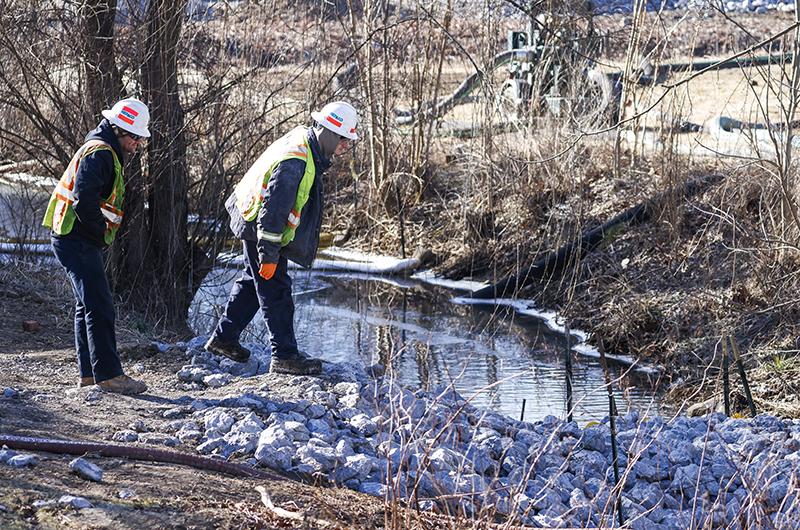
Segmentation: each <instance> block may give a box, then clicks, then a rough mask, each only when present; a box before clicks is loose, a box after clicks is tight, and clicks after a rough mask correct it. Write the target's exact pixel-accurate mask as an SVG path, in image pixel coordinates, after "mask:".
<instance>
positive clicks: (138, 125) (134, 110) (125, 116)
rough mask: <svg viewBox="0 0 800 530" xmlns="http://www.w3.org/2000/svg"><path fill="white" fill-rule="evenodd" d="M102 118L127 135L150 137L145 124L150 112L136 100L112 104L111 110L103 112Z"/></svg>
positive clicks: (128, 99) (125, 100)
mask: <svg viewBox="0 0 800 530" xmlns="http://www.w3.org/2000/svg"><path fill="white" fill-rule="evenodd" d="M103 116H104V117H105V118H106V119H108V121H110V122H111V123H113V124H114V125H116V126H117V127H119V128H120V129H124V130H126V131H128V132H129V133H133V134H138V135H139V136H142V137H144V138H148V137H149V136H150V131H148V130H147V124H148V123H149V122H150V111H148V110H147V105H145V104H144V103H142V102H141V101H139V100H138V99H136V98H127V99H122V100H120V101H117V102H116V103H114V106H113V107H111V110H104V111H103Z"/></svg>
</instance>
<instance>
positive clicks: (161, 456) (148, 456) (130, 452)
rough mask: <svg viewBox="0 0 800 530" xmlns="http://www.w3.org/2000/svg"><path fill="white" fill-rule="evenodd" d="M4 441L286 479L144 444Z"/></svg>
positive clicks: (1, 438) (2, 438) (1, 441)
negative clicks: (134, 445) (140, 445)
mask: <svg viewBox="0 0 800 530" xmlns="http://www.w3.org/2000/svg"><path fill="white" fill-rule="evenodd" d="M3 445H7V446H8V447H9V449H22V450H25V451H45V452H47V453H56V454H67V455H83V454H86V453H95V454H99V455H100V456H105V457H117V458H130V459H132V460H149V461H151V462H165V463H169V464H183V465H187V466H192V467H195V468H197V469H208V470H211V471H219V472H220V473H226V474H228V475H234V476H237V477H255V478H263V479H267V480H274V481H284V480H288V479H287V478H285V477H281V476H280V475H273V474H272V473H268V472H266V471H262V470H260V469H255V468H252V467H249V466H246V465H242V464H234V463H232V462H225V461H224V460H217V459H216V458H209V457H206V456H199V455H190V454H187V453H178V452H174V451H165V450H163V449H151V448H147V447H132V446H128V445H112V444H104V443H92V442H68V441H64V440H47V439H43V438H28V437H25V436H7V435H0V446H3Z"/></svg>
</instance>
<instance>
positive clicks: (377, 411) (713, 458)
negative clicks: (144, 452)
mask: <svg viewBox="0 0 800 530" xmlns="http://www.w3.org/2000/svg"><path fill="white" fill-rule="evenodd" d="M205 339H206V338H205V337H198V338H196V339H194V340H192V341H191V342H189V343H187V344H181V345H179V346H180V347H181V348H182V349H185V354H186V356H187V359H190V360H191V363H190V364H187V365H186V366H184V367H183V368H182V369H181V370H180V371H179V372H178V373H177V374H176V377H177V378H178V379H179V380H180V381H181V383H180V384H181V385H182V386H183V388H184V389H185V391H186V394H185V395H183V396H181V397H180V398H178V399H174V400H172V403H171V405H170V406H169V407H167V408H163V407H162V410H161V411H160V418H161V420H159V421H158V422H154V423H153V424H150V425H144V424H143V423H138V424H136V425H131V426H130V427H131V428H130V429H126V430H120V431H117V432H115V433H114V435H113V440H114V442H119V443H125V444H132V445H137V446H141V445H158V446H163V445H166V446H178V445H180V446H181V447H186V444H189V447H194V448H195V450H196V452H197V453H200V454H203V455H210V456H212V457H214V458H220V459H233V460H237V461H245V462H246V463H247V464H249V465H251V466H255V467H267V468H271V469H273V470H278V471H282V472H286V473H288V474H290V475H292V476H301V477H307V478H309V479H310V480H314V481H315V482H323V483H324V482H330V483H335V484H336V485H338V486H340V487H346V488H350V489H352V490H357V491H360V492H363V493H367V494H370V495H375V496H378V497H386V498H388V499H390V500H392V499H396V500H398V501H399V502H404V503H405V502H407V503H409V504H413V505H416V506H419V507H420V508H421V509H425V510H428V509H439V510H445V511H449V512H450V513H463V514H466V515H478V516H480V515H482V514H486V513H491V512H499V513H501V514H506V515H509V516H512V517H513V518H514V519H516V520H518V521H520V522H523V523H527V524H531V525H533V526H548V527H565V526H568V527H604V528H607V527H612V526H616V525H618V517H619V513H618V511H617V508H616V506H617V504H616V499H617V496H618V494H619V488H615V484H617V483H618V481H617V479H616V476H615V469H614V465H613V463H614V457H613V451H612V438H611V432H610V425H609V423H610V422H609V420H608V418H606V420H605V421H603V422H601V423H599V424H594V425H590V426H587V427H585V428H581V427H580V426H578V425H577V424H576V423H574V422H572V423H566V422H564V421H563V420H561V419H559V418H556V417H553V416H547V417H545V418H542V419H541V420H540V421H536V422H534V423H525V422H520V421H515V420H513V419H510V418H508V417H505V416H502V415H500V414H497V413H495V412H492V411H488V410H483V409H478V408H475V407H473V406H471V405H470V404H469V403H468V402H467V400H466V399H464V397H462V396H459V395H458V394H457V393H456V392H454V391H453V390H452V388H449V387H439V388H436V389H433V390H431V391H427V392H426V391H421V390H417V389H413V388H405V387H402V386H401V385H399V384H398V383H397V382H396V381H394V380H392V379H390V378H388V377H385V376H381V375H380V374H378V373H377V372H378V368H379V367H370V368H364V367H362V366H359V365H354V364H326V365H325V371H324V373H323V374H321V375H319V376H283V375H276V374H268V373H266V371H267V370H266V369H267V367H268V366H269V355H268V353H266V352H265V351H264V348H263V346H261V345H257V344H248V345H247V346H248V347H250V348H251V349H252V351H253V355H252V357H251V359H250V361H249V362H248V363H246V364H239V363H234V362H231V361H229V360H227V359H220V358H218V357H215V356H212V355H210V354H208V353H207V352H205V351H202V345H203V344H204V342H205ZM172 351H175V347H173V349H172ZM234 382H235V383H237V384H236V385H234V384H232V383H234ZM242 382H244V383H246V384H245V385H244V386H243V385H242V384H241V383H242ZM250 383H252V384H250ZM227 386H230V388H232V389H233V388H234V387H235V388H236V390H235V391H234V392H231V393H230V394H228V395H226V396H224V397H222V398H214V399H210V398H207V397H203V396H204V394H206V393H207V392H206V391H207V390H209V388H212V387H213V388H216V389H218V390H219V389H224V388H225V387H227ZM69 392H81V393H83V394H85V395H83V396H82V397H83V399H84V400H90V399H91V394H92V393H94V392H100V391H99V390H98V389H96V388H89V389H81V390H70V391H69ZM615 425H616V432H617V435H616V440H615V441H616V445H617V448H618V455H619V456H618V464H619V475H620V478H619V482H621V483H622V484H623V486H622V488H621V497H620V498H621V502H622V517H623V519H624V521H625V524H626V525H630V526H631V527H632V528H646V529H648V530H650V529H661V528H663V529H673V528H682V529H683V528H712V527H713V528H716V527H725V528H752V527H759V528H762V527H775V528H797V527H798V526H800V502H798V490H797V485H798V482H799V481H800V477H799V476H798V469H800V422H794V421H786V420H781V419H778V418H775V417H771V416H757V417H756V418H753V419H748V420H746V419H741V418H728V417H726V416H724V415H723V414H719V413H714V414H710V415H707V416H704V417H697V418H686V417H676V418H669V419H665V418H660V417H649V418H646V417H644V416H640V414H637V413H636V412H631V413H628V414H627V415H626V416H625V417H620V418H616V419H615ZM0 456H2V458H0V460H2V461H4V462H7V465H17V466H30V465H33V464H35V459H33V458H32V457H31V455H25V454H17V452H16V451H3V452H0ZM44 502H47V501H44ZM754 525H755V526H754Z"/></svg>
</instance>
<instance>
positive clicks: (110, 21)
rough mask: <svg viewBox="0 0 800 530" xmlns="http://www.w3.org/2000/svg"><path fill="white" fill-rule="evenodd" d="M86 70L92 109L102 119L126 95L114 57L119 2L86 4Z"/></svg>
mask: <svg viewBox="0 0 800 530" xmlns="http://www.w3.org/2000/svg"><path fill="white" fill-rule="evenodd" d="M83 9H84V20H85V24H86V31H85V33H84V35H85V39H84V54H85V56H84V69H85V72H86V90H87V97H88V102H89V110H90V111H91V114H92V116H100V111H101V110H103V109H104V108H111V105H113V104H114V102H116V101H117V100H118V99H121V98H122V97H124V96H125V87H124V86H123V85H122V79H121V76H120V73H119V70H118V69H117V67H116V62H115V57H114V18H115V17H116V13H117V1H116V0H86V2H85V4H84V7H83Z"/></svg>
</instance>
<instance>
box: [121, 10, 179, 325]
mask: <svg viewBox="0 0 800 530" xmlns="http://www.w3.org/2000/svg"><path fill="white" fill-rule="evenodd" d="M185 6H186V2H185V1H181V0H152V2H151V4H150V9H149V11H148V23H147V24H148V31H147V42H146V46H145V49H146V50H147V51H148V52H149V54H148V55H147V58H146V62H145V64H144V71H143V72H142V84H143V88H144V94H145V97H146V103H147V104H148V107H149V109H150V133H151V135H152V136H151V137H150V138H149V139H148V140H147V159H148V162H149V163H148V166H149V167H148V169H149V171H148V174H149V179H148V180H147V184H148V186H147V187H146V190H145V192H146V196H147V210H146V222H147V227H148V233H149V241H148V242H147V243H148V252H149V254H147V256H149V259H146V260H145V261H144V262H143V263H142V267H143V268H144V269H145V270H146V271H147V273H145V274H140V275H139V276H138V277H137V278H136V279H134V282H135V284H137V285H134V286H133V289H132V290H131V293H132V294H133V296H134V297H145V299H143V300H140V301H139V303H137V304H136V305H141V304H142V303H144V304H145V307H152V308H153V309H154V310H155V314H154V315H151V318H152V317H156V318H157V319H158V320H159V321H160V322H161V323H163V326H164V327H165V328H167V329H170V330H173V331H178V332H185V331H188V327H187V323H186V319H187V315H188V309H189V304H190V303H191V300H192V296H193V291H194V289H193V286H192V282H191V259H190V252H189V244H188V229H187V226H186V223H187V215H188V204H189V200H188V194H187V191H188V169H187V162H186V137H185V134H184V123H183V110H182V108H181V105H180V102H179V100H178V78H177V73H178V57H177V50H178V46H177V45H178V41H179V39H180V33H181V26H182V21H183V13H184V9H185ZM137 206H140V205H137ZM141 206H143V205H141ZM150 276H152V278H153V282H152V283H150V281H149V279H148V277H150Z"/></svg>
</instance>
